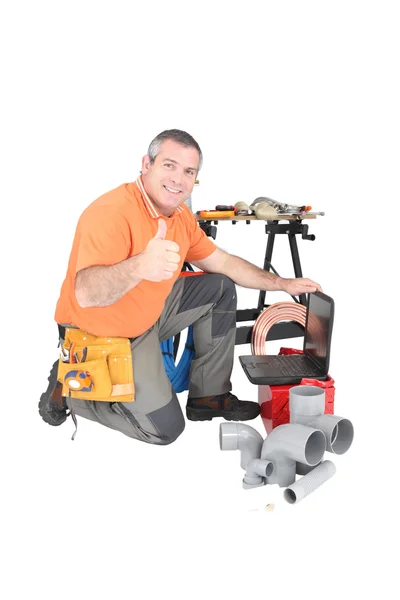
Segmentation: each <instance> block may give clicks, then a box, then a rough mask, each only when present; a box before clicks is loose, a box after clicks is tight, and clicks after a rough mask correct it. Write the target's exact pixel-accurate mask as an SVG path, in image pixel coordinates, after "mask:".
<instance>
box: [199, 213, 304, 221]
mask: <svg viewBox="0 0 400 600" xmlns="http://www.w3.org/2000/svg"><path fill="white" fill-rule="evenodd" d="M195 216H196V219H197V220H198V221H203V222H204V223H212V222H213V221H302V220H303V219H316V215H307V214H305V215H276V216H274V217H273V218H272V219H257V217H256V216H255V215H249V216H246V215H238V216H236V217H215V218H214V217H213V218H211V219H205V218H204V217H201V216H200V215H195Z"/></svg>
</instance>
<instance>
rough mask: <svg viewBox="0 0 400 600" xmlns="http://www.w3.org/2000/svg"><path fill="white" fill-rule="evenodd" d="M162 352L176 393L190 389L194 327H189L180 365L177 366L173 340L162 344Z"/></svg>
mask: <svg viewBox="0 0 400 600" xmlns="http://www.w3.org/2000/svg"><path fill="white" fill-rule="evenodd" d="M160 346H161V352H162V353H163V358H164V366H165V371H166V373H167V376H168V379H169V380H170V382H171V385H172V387H173V388H174V391H175V392H176V393H177V394H178V393H179V392H184V391H185V390H188V389H189V373H190V365H191V362H192V360H193V357H194V347H193V327H192V325H190V326H189V327H188V334H187V338H186V344H185V349H184V351H183V352H182V356H181V358H180V360H179V363H178V364H177V365H175V360H174V346H173V338H169V340H165V342H161V344H160Z"/></svg>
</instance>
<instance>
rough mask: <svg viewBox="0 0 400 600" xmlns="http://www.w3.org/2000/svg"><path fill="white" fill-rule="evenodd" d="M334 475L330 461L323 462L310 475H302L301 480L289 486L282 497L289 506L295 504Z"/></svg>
mask: <svg viewBox="0 0 400 600" xmlns="http://www.w3.org/2000/svg"><path fill="white" fill-rule="evenodd" d="M335 473H336V467H335V465H334V464H333V462H331V461H330V460H324V461H323V462H322V463H321V464H320V465H318V466H317V467H315V469H313V470H312V471H311V472H310V473H308V474H307V475H304V477H302V478H301V479H299V480H298V481H296V483H293V484H292V485H290V486H289V487H288V488H286V490H285V491H284V492H283V497H284V498H285V500H286V501H287V502H289V504H296V503H297V502H300V500H302V499H303V498H305V497H306V496H308V495H309V494H311V492H313V491H314V490H316V489H317V488H318V487H319V486H320V485H322V484H323V483H324V482H325V481H327V480H328V479H330V478H331V477H332V476H333V475H334V474H335Z"/></svg>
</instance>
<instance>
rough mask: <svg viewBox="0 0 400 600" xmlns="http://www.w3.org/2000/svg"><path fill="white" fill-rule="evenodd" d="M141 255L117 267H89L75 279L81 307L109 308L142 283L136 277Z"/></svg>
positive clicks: (76, 292) (76, 293)
mask: <svg viewBox="0 0 400 600" xmlns="http://www.w3.org/2000/svg"><path fill="white" fill-rule="evenodd" d="M140 257H141V255H140V254H138V255H137V256H132V257H131V258H127V259H126V260H123V261H122V262H120V263H117V264H116V265H110V266H107V267H105V266H98V267H88V268H87V269H83V270H82V271H79V273H77V275H76V279H75V296H76V299H77V302H78V304H79V306H81V307H82V308H88V307H90V306H97V307H100V306H109V305H110V304H114V303H115V302H117V301H118V300H119V299H120V298H122V296H123V295H124V294H126V293H127V292H129V290H131V289H132V288H134V287H135V286H136V285H138V283H140V282H141V281H142V279H140V278H139V277H137V276H136V275H135V273H136V271H137V267H138V266H139V261H140Z"/></svg>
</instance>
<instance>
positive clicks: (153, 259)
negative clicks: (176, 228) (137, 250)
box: [139, 218, 181, 281]
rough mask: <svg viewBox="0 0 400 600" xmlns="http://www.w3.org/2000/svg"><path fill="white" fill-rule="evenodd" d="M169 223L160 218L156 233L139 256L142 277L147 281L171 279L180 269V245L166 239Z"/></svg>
mask: <svg viewBox="0 0 400 600" xmlns="http://www.w3.org/2000/svg"><path fill="white" fill-rule="evenodd" d="M166 235H167V224H166V222H165V221H164V219H162V218H160V219H159V220H158V229H157V233H156V235H155V236H154V237H153V238H152V239H151V240H150V241H149V243H148V244H147V246H146V249H145V251H144V252H142V254H141V255H140V258H139V265H140V266H139V270H140V277H141V278H142V279H147V281H162V280H163V279H171V278H172V277H173V274H174V273H175V271H176V270H177V269H178V265H179V263H180V260H181V257H180V256H179V246H178V244H176V243H175V242H171V241H169V240H166V239H165V237H166Z"/></svg>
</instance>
